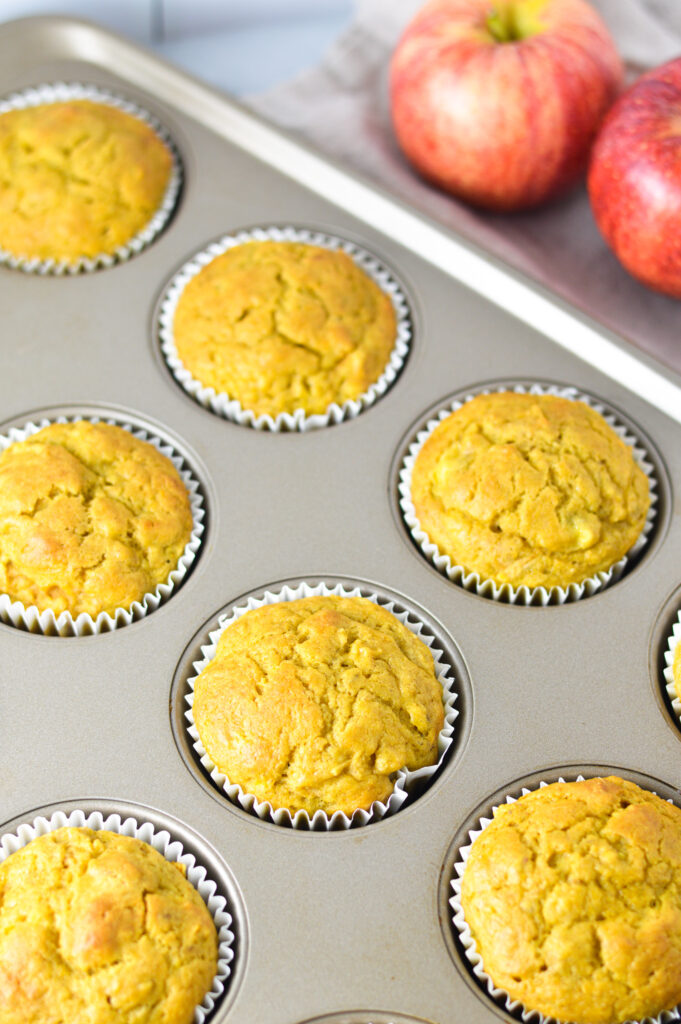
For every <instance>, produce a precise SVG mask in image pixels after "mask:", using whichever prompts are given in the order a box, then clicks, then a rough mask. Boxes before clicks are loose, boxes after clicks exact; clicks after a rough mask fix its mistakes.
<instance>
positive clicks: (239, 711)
mask: <svg viewBox="0 0 681 1024" xmlns="http://www.w3.org/2000/svg"><path fill="white" fill-rule="evenodd" d="M193 714H194V722H195V725H196V728H197V730H198V733H199V736H200V738H201V742H202V743H203V746H204V747H205V749H206V752H207V753H208V756H209V757H210V758H211V760H212V761H213V763H214V764H215V766H216V767H217V768H218V769H219V771H220V772H222V773H224V775H226V776H227V778H228V779H229V781H230V783H238V784H239V785H241V787H242V789H243V790H244V791H245V792H247V793H250V794H253V795H255V796H256V797H257V798H258V800H261V801H265V800H267V801H269V802H270V803H271V805H272V807H273V808H274V809H277V808H280V807H283V808H288V809H289V810H290V811H291V812H295V811H297V810H300V809H303V810H306V811H307V812H308V813H309V814H314V812H315V811H317V810H322V811H325V812H326V813H327V814H329V815H331V814H333V813H334V812H335V811H342V812H344V813H345V814H347V815H348V816H350V815H352V813H353V812H354V811H355V810H358V809H360V808H363V809H366V810H368V809H369V808H370V807H371V804H372V803H373V802H374V801H375V800H380V801H385V800H387V799H388V797H389V796H390V794H391V792H392V790H393V788H394V783H395V773H396V772H397V771H398V769H401V768H407V769H410V770H416V769H417V768H421V767H424V766H425V765H432V764H435V763H436V762H437V758H438V734H439V732H440V730H441V729H442V727H443V724H444V705H443V693H442V686H441V684H440V682H439V681H438V679H437V676H436V674H435V668H434V663H433V657H432V655H431V653H430V651H429V650H428V648H427V647H426V646H425V644H424V643H423V642H422V641H421V640H419V638H418V637H417V636H415V635H414V634H413V633H412V632H411V630H409V629H408V628H407V626H404V625H402V623H401V622H399V620H398V619H396V618H395V616H394V615H392V614H391V613H390V612H389V611H387V610H386V609H385V608H381V607H379V606H378V605H376V604H374V603H373V602H372V601H370V600H368V599H366V598H361V597H336V596H329V597H324V596H322V597H307V598H302V599H300V600H297V601H281V602H278V603H276V604H271V605H264V606H263V607H261V608H257V609H254V610H252V611H249V612H247V613H246V614H245V615H243V616H242V617H241V618H239V619H237V620H235V621H234V622H233V623H231V624H230V625H229V626H228V627H227V628H226V629H225V630H224V632H223V633H222V635H221V637H220V639H219V642H218V645H217V651H216V653H215V656H214V657H213V658H212V660H211V661H210V662H209V663H208V665H207V666H206V667H205V668H204V669H203V670H202V671H201V673H200V674H199V676H198V678H197V680H196V684H195V698H194V707H193Z"/></svg>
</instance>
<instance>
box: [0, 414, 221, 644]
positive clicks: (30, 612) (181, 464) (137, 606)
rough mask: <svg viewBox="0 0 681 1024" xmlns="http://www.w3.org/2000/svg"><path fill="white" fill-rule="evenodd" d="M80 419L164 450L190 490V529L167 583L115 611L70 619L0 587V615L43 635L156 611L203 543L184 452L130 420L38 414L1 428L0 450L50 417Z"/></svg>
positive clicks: (199, 498) (119, 623)
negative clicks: (36, 418) (106, 425)
mask: <svg viewBox="0 0 681 1024" xmlns="http://www.w3.org/2000/svg"><path fill="white" fill-rule="evenodd" d="M79 420H87V421H88V422H89V423H100V422H101V423H110V424H113V425H114V426H117V427H123V429H124V430H127V431H128V432H129V433H130V434H132V435H133V437H136V438H138V439H139V440H140V441H147V442H148V443H149V444H152V445H153V446H154V448H156V449H157V450H158V451H159V452H161V454H162V455H165V456H166V458H168V459H170V461H171V462H172V464H173V466H174V467H175V469H176V470H177V472H178V473H179V475H180V478H181V479H182V482H183V484H184V485H185V487H186V488H187V492H188V494H189V501H190V505H191V513H192V523H193V525H192V532H191V535H190V537H189V540H188V541H187V544H186V545H185V549H184V551H183V553H182V555H181V556H180V558H179V561H178V563H177V567H176V568H175V569H173V570H172V571H171V572H170V573H169V575H168V579H167V580H166V581H165V583H159V584H158V585H157V587H156V589H155V590H153V591H149V592H148V593H146V594H145V595H144V596H143V597H142V599H141V600H139V601H133V603H132V604H131V605H130V607H129V608H116V610H115V612H114V614H113V615H110V614H109V613H108V612H100V613H99V615H98V616H97V618H96V619H95V618H93V617H92V616H91V615H88V613H87V612H81V614H80V615H78V616H77V617H76V618H75V619H74V617H73V615H72V614H71V612H69V611H65V612H60V614H59V615H58V616H57V615H55V614H54V612H53V611H52V609H51V608H48V609H47V610H45V611H42V612H41V611H39V609H38V608H37V607H36V605H29V606H26V605H24V604H22V602H21V601H14V600H12V598H11V597H10V596H9V594H3V593H0V621H2V622H5V623H7V624H8V625H12V626H17V627H18V628H19V629H25V630H28V632H29V633H43V634H45V635H46V636H91V635H92V634H94V633H108V632H110V631H111V630H112V629H120V628H121V627H123V626H129V625H130V623H131V622H137V621H138V620H139V619H143V618H144V617H145V616H146V615H148V614H149V612H153V611H156V609H157V608H158V607H159V606H160V605H161V604H165V602H166V601H167V600H168V598H169V597H170V595H171V594H172V593H173V591H174V590H175V589H176V588H177V587H178V586H179V585H180V583H181V582H182V580H183V579H184V577H185V576H186V575H187V572H188V571H189V568H190V566H191V565H192V563H193V562H194V559H195V558H196V554H197V552H198V550H199V547H200V546H201V537H202V535H203V531H204V524H203V520H204V518H205V514H206V513H205V509H204V506H203V495H202V493H201V487H200V485H199V482H198V480H197V479H196V478H195V477H194V475H193V473H192V472H191V470H190V469H189V467H188V466H187V463H186V462H185V460H184V458H183V457H182V456H181V455H180V454H179V453H178V452H176V451H175V449H174V448H172V447H171V446H170V445H169V444H168V443H167V442H165V441H162V440H161V439H160V438H158V437H156V436H154V434H151V433H149V432H148V431H146V430H143V429H142V428H140V427H133V426H131V425H130V424H128V423H126V422H125V420H123V419H116V418H112V417H109V416H79V415H69V416H56V417H54V418H52V419H46V418H45V419H41V420H40V421H39V422H37V423H26V424H25V425H24V426H23V427H11V428H10V430H9V431H8V432H7V434H0V454H1V453H2V452H3V451H5V449H7V448H9V446H10V445H11V444H14V443H15V442H16V441H25V440H26V438H28V437H31V436H32V435H33V434H36V433H37V432H38V431H39V430H42V429H43V427H47V426H49V425H50V424H51V423H73V422H77V421H79Z"/></svg>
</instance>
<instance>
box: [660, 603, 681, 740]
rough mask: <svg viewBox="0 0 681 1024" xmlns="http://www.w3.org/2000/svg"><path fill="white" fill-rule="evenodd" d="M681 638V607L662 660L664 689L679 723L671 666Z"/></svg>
mask: <svg viewBox="0 0 681 1024" xmlns="http://www.w3.org/2000/svg"><path fill="white" fill-rule="evenodd" d="M680 640H681V609H680V610H679V612H678V614H677V616H676V622H675V623H674V626H673V629H672V633H671V636H670V637H668V638H667V650H666V651H665V652H664V660H665V665H666V668H665V670H664V680H665V689H666V691H667V696H668V697H669V701H670V703H671V706H672V709H673V711H674V714H675V715H676V717H677V718H678V719H679V724H681V700H680V699H679V695H678V693H677V692H676V686H675V684H674V673H673V671H672V666H673V664H674V653H675V651H676V648H677V646H678V644H679V641H680Z"/></svg>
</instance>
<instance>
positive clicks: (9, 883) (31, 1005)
mask: <svg viewBox="0 0 681 1024" xmlns="http://www.w3.org/2000/svg"><path fill="white" fill-rule="evenodd" d="M0 896H1V897H2V898H1V899H0V1020H2V1022H3V1024H39V1022H41V1024H42V1022H47V1021H68V1022H69V1024H190V1022H191V1021H192V1020H193V1015H194V1009H195V1007H196V1006H197V1005H198V1004H199V1003H201V1001H202V999H203V997H204V995H205V994H206V992H207V991H208V990H209V989H210V987H211V984H212V980H213V978H214V976H215V974H216V970H217V950H218V941H217V935H216V930H215V925H214V923H213V920H212V918H211V915H210V914H209V912H208V910H207V908H206V906H205V904H204V902H203V900H202V899H201V897H200V895H199V894H198V892H197V891H196V890H195V889H194V887H193V886H192V885H190V883H189V882H188V881H187V880H186V878H185V877H184V871H183V869H182V868H181V866H180V865H178V864H175V863H172V862H170V861H167V860H165V858H164V857H163V856H162V855H161V854H160V853H157V851H156V850H154V848H153V847H151V846H149V845H148V844H147V843H144V842H142V841H141V840H139V839H134V838H131V837H128V836H124V835H119V834H117V833H113V832H106V831H93V830H92V829H89V828H60V829H57V830H56V831H53V832H48V833H47V834H46V835H43V836H40V837H39V838H38V839H34V840H33V841H32V842H30V843H29V844H28V845H27V846H24V847H22V848H21V849H19V850H17V851H16V852H15V853H13V854H11V855H10V856H9V857H8V858H7V860H5V861H4V862H3V863H2V864H0Z"/></svg>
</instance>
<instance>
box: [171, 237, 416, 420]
mask: <svg viewBox="0 0 681 1024" xmlns="http://www.w3.org/2000/svg"><path fill="white" fill-rule="evenodd" d="M173 331H174V337H175V347H176V349H177V353H178V356H179V357H180V359H181V360H182V362H183V363H184V365H185V366H186V368H187V369H188V370H189V371H190V373H191V374H192V376H193V377H195V378H196V379H197V380H198V381H200V382H201V384H203V385H204V386H210V387H213V388H215V390H216V391H217V392H220V393H224V394H227V395H228V396H229V398H230V399H237V400H238V401H239V402H240V403H241V405H242V407H243V408H244V409H250V410H252V411H253V412H254V413H256V414H257V415H265V414H269V415H270V416H272V417H275V416H277V415H278V414H279V413H283V412H288V413H293V412H295V411H296V410H297V409H303V410H304V411H305V413H306V414H308V415H312V414H315V413H324V412H325V411H326V409H327V408H328V406H329V405H330V404H331V403H332V402H337V403H339V404H342V403H343V402H346V401H348V400H350V399H356V398H359V396H360V395H361V394H363V393H364V392H365V391H366V390H367V389H368V388H369V386H370V385H371V384H373V383H374V382H375V381H376V380H378V378H379V377H380V376H381V374H382V373H383V371H384V370H385V368H386V365H387V363H388V359H389V357H390V353H391V351H392V349H393V346H394V344H395V335H396V321H395V312H394V310H393V305H392V302H391V300H390V298H389V297H388V295H386V294H385V293H384V292H383V291H382V290H381V289H380V288H379V287H378V285H377V284H376V283H375V282H374V281H372V280H371V278H370V277H369V276H368V275H367V274H366V273H365V272H364V271H363V270H362V269H361V268H360V267H358V266H357V264H356V263H355V262H354V261H353V260H352V259H351V258H350V257H349V256H348V255H347V254H346V253H344V252H341V251H340V250H335V251H332V250H330V249H324V248H321V247H319V246H314V245H307V244H304V243H302V242H274V241H265V242H246V243H244V244H242V245H237V246H234V247H233V248H231V249H228V250H227V251H226V252H225V253H223V254H222V255H221V256H218V257H216V259H214V260H212V262H210V263H209V264H208V265H207V266H205V267H204V268H203V269H202V270H201V271H200V272H199V273H198V274H197V275H196V276H195V277H193V278H192V279H191V281H190V282H189V283H188V285H187V286H186V288H185V289H184V291H183V292H182V295H181V296H180V300H179V302H178V305H177V310H176V313H175V320H174V324H173Z"/></svg>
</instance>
